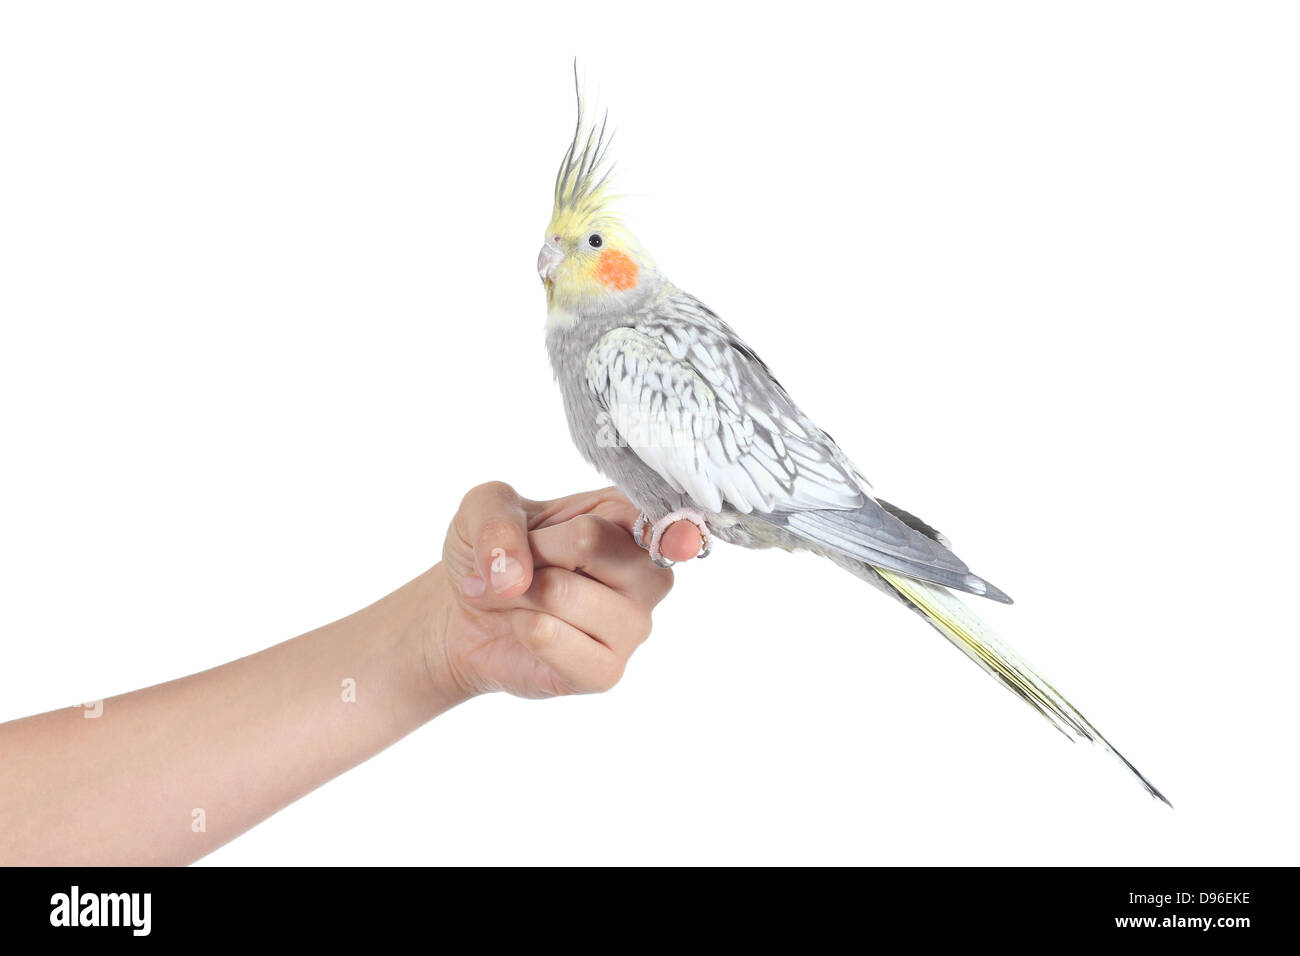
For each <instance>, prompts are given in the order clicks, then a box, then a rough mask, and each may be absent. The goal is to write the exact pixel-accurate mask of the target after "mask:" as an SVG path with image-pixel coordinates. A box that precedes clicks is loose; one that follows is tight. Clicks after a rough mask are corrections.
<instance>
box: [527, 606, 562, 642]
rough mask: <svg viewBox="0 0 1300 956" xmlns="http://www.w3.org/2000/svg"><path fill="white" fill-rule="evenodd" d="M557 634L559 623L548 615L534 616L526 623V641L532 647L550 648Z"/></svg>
mask: <svg viewBox="0 0 1300 956" xmlns="http://www.w3.org/2000/svg"><path fill="white" fill-rule="evenodd" d="M559 634H560V622H559V621H557V620H556V619H555V618H553V617H551V616H550V615H549V614H534V615H532V619H531V620H530V621H529V622H528V640H529V643H530V644H532V645H533V646H534V647H538V648H545V647H550V646H552V645H553V644H554V643H555V642H556V640H557V639H558V638H559Z"/></svg>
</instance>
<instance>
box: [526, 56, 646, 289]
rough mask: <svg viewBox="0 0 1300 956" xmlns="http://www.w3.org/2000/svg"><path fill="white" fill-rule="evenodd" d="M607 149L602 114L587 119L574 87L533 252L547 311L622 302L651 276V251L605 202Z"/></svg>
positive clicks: (607, 192) (608, 195)
mask: <svg viewBox="0 0 1300 956" xmlns="http://www.w3.org/2000/svg"><path fill="white" fill-rule="evenodd" d="M575 81H576V78H575ZM575 85H576V82H575ZM608 148H609V137H608V136H607V135H606V120H605V117H602V118H601V120H600V123H599V124H595V123H592V124H588V123H587V122H586V117H585V116H584V111H583V102H582V94H581V92H579V93H578V124H577V128H576V130H575V131H574V134H573V141H572V142H571V143H570V144H569V149H568V151H567V152H566V153H565V154H564V161H563V162H561V163H560V170H559V172H558V173H556V176H555V206H554V209H553V210H552V213H551V221H550V223H549V224H548V225H547V227H546V241H545V242H544V243H543V244H542V251H541V253H540V254H539V255H538V257H537V274H538V275H539V276H540V277H541V279H542V283H543V284H544V285H545V286H546V300H547V304H548V305H549V306H550V308H551V310H552V312H556V311H559V312H563V313H569V314H575V315H584V314H603V313H609V312H614V311H618V310H622V309H626V308H627V307H628V306H629V305H630V304H631V303H632V302H634V301H635V300H637V299H639V298H640V297H641V296H642V295H644V294H645V292H646V291H647V289H648V288H649V287H650V285H651V284H652V283H653V282H654V280H655V279H656V273H655V267H654V263H653V262H652V261H651V259H650V256H649V255H648V254H647V253H646V251H645V250H644V249H643V248H641V245H640V244H639V243H638V242H637V241H636V238H635V237H634V236H633V235H632V233H631V232H629V231H628V230H627V228H626V227H625V226H624V225H623V223H622V222H621V221H620V220H619V218H618V217H617V216H616V215H615V214H614V213H613V212H612V211H611V209H610V204H611V202H612V201H613V200H614V199H615V198H616V197H615V196H613V194H612V193H611V192H610V189H609V175H610V171H611V167H610V165H609V164H608V162H607V157H606V153H607V152H608Z"/></svg>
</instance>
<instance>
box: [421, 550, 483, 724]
mask: <svg viewBox="0 0 1300 956" xmlns="http://www.w3.org/2000/svg"><path fill="white" fill-rule="evenodd" d="M412 583H413V584H414V583H419V584H420V586H421V587H420V590H421V593H422V595H423V602H424V605H425V608H426V610H425V612H424V614H423V615H422V616H423V619H424V626H423V628H422V630H423V640H422V641H421V667H422V671H423V674H424V676H425V687H426V693H428V694H429V696H430V699H431V700H433V701H437V702H442V704H443V706H442V707H441V709H440V710H439V711H438V713H441V712H442V711H444V710H449V709H451V708H452V707H455V706H456V705H457V704H461V703H464V702H465V701H467V700H469V699H470V698H471V697H476V696H477V695H478V694H479V693H480V692H479V691H478V690H477V689H476V688H474V687H473V686H472V685H471V684H470V683H469V682H468V681H466V680H465V678H464V676H463V675H462V674H461V673H460V671H459V670H458V668H457V667H456V664H455V660H454V655H453V653H452V647H453V644H454V641H455V634H454V630H455V618H456V610H457V607H458V606H459V605H458V602H457V600H456V595H455V594H453V593H452V588H451V582H450V581H449V580H448V577H447V572H446V568H445V567H444V566H443V564H442V563H441V562H439V563H438V564H435V565H434V566H433V567H432V568H430V569H429V570H428V571H426V572H425V573H424V574H422V575H421V576H420V577H419V578H417V579H416V581H415V582H412ZM435 716H436V715H435Z"/></svg>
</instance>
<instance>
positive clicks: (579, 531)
mask: <svg viewBox="0 0 1300 956" xmlns="http://www.w3.org/2000/svg"><path fill="white" fill-rule="evenodd" d="M605 529H606V523H605V520H604V519H603V518H599V517H597V516H596V515H591V514H586V515H579V516H578V517H577V518H574V519H573V546H574V547H575V548H576V549H577V550H578V553H579V554H581V555H582V556H584V557H589V556H591V555H594V554H596V553H598V552H599V551H600V550H601V548H602V546H603V545H604V542H605Z"/></svg>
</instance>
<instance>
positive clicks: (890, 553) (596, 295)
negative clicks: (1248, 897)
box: [537, 70, 1169, 804]
mask: <svg viewBox="0 0 1300 956" xmlns="http://www.w3.org/2000/svg"><path fill="white" fill-rule="evenodd" d="M576 79H577V78H576V70H575V85H576ZM608 144H609V138H608V137H607V136H606V124H605V121H604V119H602V120H601V122H600V123H599V124H598V125H597V124H589V123H588V122H587V119H586V117H585V116H584V109H583V99H582V94H581V91H580V90H579V93H578V122H577V128H576V130H575V132H574V136H573V140H572V142H571V143H570V144H569V148H568V151H567V152H566V153H565V154H564V160H563V162H562V163H561V164H560V169H559V172H558V173H557V175H556V178H555V203H554V209H553V213H552V216H551V221H550V224H549V225H548V226H547V227H546V240H545V243H544V245H543V246H542V250H541V254H540V255H539V256H538V258H537V272H538V274H539V276H540V277H541V280H542V282H543V284H544V285H545V288H546V303H547V308H548V313H547V322H546V346H547V350H548V352H549V353H550V358H551V364H552V366H553V367H554V370H555V377H556V379H557V380H558V382H559V385H560V391H561V392H562V394H563V397H564V408H565V412H566V413H567V416H568V421H569V430H570V432H571V433H572V435H573V440H574V442H575V443H576V444H577V446H578V448H579V450H580V451H581V452H582V454H583V455H584V456H585V457H586V459H587V460H588V461H590V462H591V463H592V464H593V465H595V466H596V468H598V469H599V470H600V471H601V472H603V473H604V474H605V475H606V476H607V477H608V478H609V479H611V480H612V481H613V482H614V483H615V484H616V485H617V486H618V487H619V489H620V490H621V491H622V492H623V493H624V494H626V495H627V496H628V498H630V499H631V500H632V502H633V503H634V504H635V505H636V506H637V507H638V508H640V509H641V511H642V514H641V518H640V519H639V521H638V525H637V532H636V538H637V543H638V544H640V545H641V546H642V547H644V548H646V549H647V550H648V551H649V553H650V558H651V559H652V560H654V561H655V562H656V563H658V564H660V565H661V566H668V565H669V564H671V563H672V562H670V561H667V560H666V559H665V558H664V557H663V556H662V555H661V554H660V551H659V545H660V541H661V538H662V536H663V534H664V531H665V530H666V529H667V528H668V527H669V526H670V525H671V524H673V523H674V522H677V521H690V522H692V523H693V524H695V525H696V526H697V527H698V528H699V530H700V535H701V538H702V541H703V544H702V547H701V550H700V554H699V556H700V557H704V556H706V555H708V553H709V551H710V549H711V548H712V545H713V541H714V539H721V540H723V541H727V542H730V543H732V544H738V545H741V546H742V547H747V548H772V547H775V548H782V549H784V550H786V551H795V550H807V551H812V552H814V553H816V554H819V555H821V556H823V557H825V558H828V559H830V560H831V561H833V562H835V563H836V564H838V565H839V566H840V567H842V568H845V569H846V570H848V571H850V572H852V573H853V574H855V575H857V576H858V577H859V578H862V579H863V580H864V581H867V582H868V583H870V584H872V585H874V586H875V587H877V588H879V589H880V590H882V591H884V592H885V593H886V594H888V595H890V596H891V597H893V598H896V599H898V600H900V601H902V602H903V603H904V604H906V605H907V606H908V607H910V608H912V609H913V610H915V611H916V612H917V613H918V614H920V615H921V616H922V617H923V618H925V620H926V621H928V622H929V623H930V624H931V625H933V626H934V627H935V628H936V629H937V630H938V631H939V633H941V634H942V635H943V636H944V637H946V638H947V639H948V640H949V641H951V642H952V643H953V644H954V645H956V646H957V647H958V648H959V649H960V650H961V651H962V652H963V653H965V654H966V655H967V656H968V657H970V658H971V659H972V660H973V661H975V662H976V663H977V664H979V665H980V666H981V667H982V668H984V669H985V670H986V671H988V672H989V673H990V674H992V675H993V676H994V677H996V678H997V679H998V680H999V681H1000V682H1001V683H1003V684H1004V685H1005V686H1006V687H1008V688H1009V689H1010V690H1011V691H1012V692H1013V693H1015V694H1016V695H1017V696H1019V697H1020V698H1021V699H1023V700H1024V701H1025V702H1026V703H1028V704H1029V705H1030V706H1031V707H1033V708H1034V709H1036V710H1037V711H1038V712H1039V713H1040V714H1042V715H1043V716H1044V717H1046V718H1047V719H1048V720H1049V721H1050V722H1051V723H1052V724H1053V725H1054V726H1055V727H1056V728H1057V729H1058V730H1060V731H1061V732H1062V733H1064V734H1065V735H1066V736H1067V737H1069V738H1070V739H1074V738H1075V737H1082V738H1084V739H1087V740H1091V741H1093V742H1095V743H1097V744H1099V745H1100V746H1101V747H1103V748H1105V749H1106V750H1107V751H1108V752H1110V753H1111V754H1113V755H1114V756H1115V757H1117V758H1118V759H1119V760H1121V761H1123V763H1124V765H1125V766H1126V767H1127V768H1128V769H1129V770H1130V771H1132V773H1133V774H1134V776H1136V777H1137V779H1138V780H1140V781H1141V782H1142V785H1143V786H1144V787H1145V788H1146V790H1147V792H1148V793H1150V794H1151V795H1152V796H1153V797H1156V798H1158V799H1160V800H1163V801H1164V802H1165V803H1166V804H1168V803H1169V801H1168V800H1166V799H1165V797H1164V795H1163V794H1161V793H1160V791H1159V790H1157V789H1156V788H1155V787H1154V786H1152V785H1151V783H1150V782H1149V781H1148V780H1147V779H1146V778H1145V777H1144V776H1142V774H1141V773H1139V772H1138V771H1137V769H1136V768H1135V767H1134V766H1133V765H1132V764H1130V763H1129V762H1128V761H1127V760H1126V759H1125V758H1124V757H1123V756H1122V755H1121V754H1120V753H1119V752H1118V751H1117V750H1115V749H1114V748H1113V747H1112V746H1111V745H1110V743H1109V742H1108V741H1107V740H1106V738H1105V737H1103V736H1102V735H1101V734H1100V733H1098V732H1097V729H1096V728H1095V727H1093V726H1092V724H1090V723H1089V722H1088V721H1087V719H1086V718H1085V717H1084V716H1083V715H1082V714H1080V713H1079V711H1077V710H1076V709H1075V708H1074V706H1073V705H1072V704H1070V703H1069V701H1067V700H1066V699H1065V698H1064V697H1062V696H1061V695H1060V694H1059V693H1057V691H1056V690H1055V689H1054V688H1053V687H1052V685H1051V684H1049V683H1047V681H1045V680H1043V679H1042V678H1041V677H1039V676H1038V674H1037V673H1035V672H1034V670H1033V669H1032V668H1031V667H1030V666H1029V664H1028V663H1027V662H1026V661H1024V660H1023V659H1022V658H1020V657H1019V656H1017V655H1016V654H1015V652H1014V651H1012V650H1011V649H1010V648H1009V647H1007V646H1006V645H1005V644H1002V643H1001V642H1000V641H999V640H998V638H997V637H996V636H995V635H994V634H993V633H992V631H991V630H990V629H989V628H988V627H987V626H986V625H984V623H983V622H982V621H980V620H979V618H977V617H976V616H975V615H974V614H973V613H972V612H971V611H970V609H969V608H967V607H966V605H965V604H963V603H962V602H961V601H960V600H958V599H957V597H956V596H955V595H953V594H952V593H951V592H950V591H949V589H950V588H951V589H953V590H956V591H963V592H966V593H969V594H976V595H979V596H981V597H985V598H991V599H992V600H995V601H1001V602H1004V603H1008V604H1009V603H1011V599H1010V598H1008V597H1007V596H1006V595H1005V594H1004V593H1003V592H1002V591H1000V590H999V589H998V588H996V587H994V586H993V585H992V584H990V583H989V582H988V581H986V580H984V579H983V578H981V577H979V576H977V575H975V574H973V573H971V570H970V569H969V568H968V567H967V566H966V564H965V563H964V562H963V561H962V560H961V559H960V558H958V557H957V556H956V555H955V554H953V552H952V551H951V550H950V549H949V546H948V541H947V540H946V539H945V538H944V537H943V535H941V534H940V533H939V532H937V531H936V530H935V529H933V528H932V527H930V526H929V525H928V524H926V523H925V522H924V521H922V520H921V519H919V518H917V517H916V516H914V515H912V514H909V513H908V512H906V511H904V510H902V509H901V508H898V507H895V506H894V505H892V504H890V503H889V502H887V501H884V500H883V499H881V498H878V497H876V496H875V495H874V494H873V493H872V491H871V488H870V486H869V485H868V483H867V481H866V479H864V478H863V477H862V475H861V474H860V473H859V472H858V470H857V468H856V467H855V466H854V465H853V463H852V462H851V461H850V460H849V459H848V457H847V456H846V455H845V454H844V452H842V451H841V450H840V448H839V446H838V445H836V444H835V442H834V441H832V440H831V437H830V436H829V435H828V434H826V432H824V431H822V430H821V429H820V428H818V427H817V425H816V424H815V423H814V422H813V421H812V420H810V419H809V418H808V416H806V415H805V414H803V412H801V411H800V410H799V408H798V406H796V405H795V403H794V402H793V401H792V400H791V398H790V396H789V395H788V394H786V391H785V389H783V388H782V387H781V385H780V383H778V382H777V380H776V378H775V377H773V375H772V372H771V371H770V370H769V369H768V367H767V365H766V364H765V363H764V362H763V360H762V359H760V358H759V357H758V355H756V354H755V353H754V350H753V349H751V348H750V347H749V346H747V345H746V344H745V343H744V341H742V340H741V338H740V337H739V336H738V335H737V334H736V333H735V332H733V331H732V329H731V327H730V326H728V325H727V324H726V323H725V322H723V321H722V320H721V319H720V318H718V316H717V315H715V314H714V313H713V312H711V311H710V310H709V309H708V308H707V307H706V306H705V305H704V304H703V303H701V302H700V300H698V299H696V298H695V297H694V296H693V295H690V294H689V293H687V292H683V291H682V290H681V289H678V288H677V287H676V286H674V285H673V284H672V283H671V282H670V281H668V279H667V278H666V277H665V276H664V275H663V274H662V273H661V272H660V271H659V270H658V269H657V268H656V267H655V264H654V262H653V260H652V259H651V258H650V255H649V254H648V253H647V252H646V250H645V249H644V248H643V247H642V246H641V245H640V243H638V242H637V241H636V239H635V238H634V237H633V235H632V234H631V233H630V232H629V231H628V230H627V228H626V227H625V226H624V225H623V223H622V221H621V220H620V219H619V218H618V217H617V216H616V215H615V214H614V213H613V212H612V211H611V209H610V204H611V200H612V199H613V196H612V194H611V193H610V190H609V166H608V163H607V157H606V151H607V148H608ZM647 532H648V534H647Z"/></svg>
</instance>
